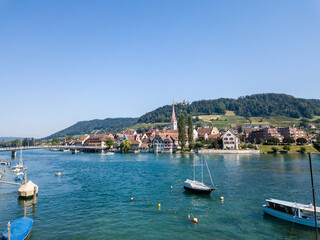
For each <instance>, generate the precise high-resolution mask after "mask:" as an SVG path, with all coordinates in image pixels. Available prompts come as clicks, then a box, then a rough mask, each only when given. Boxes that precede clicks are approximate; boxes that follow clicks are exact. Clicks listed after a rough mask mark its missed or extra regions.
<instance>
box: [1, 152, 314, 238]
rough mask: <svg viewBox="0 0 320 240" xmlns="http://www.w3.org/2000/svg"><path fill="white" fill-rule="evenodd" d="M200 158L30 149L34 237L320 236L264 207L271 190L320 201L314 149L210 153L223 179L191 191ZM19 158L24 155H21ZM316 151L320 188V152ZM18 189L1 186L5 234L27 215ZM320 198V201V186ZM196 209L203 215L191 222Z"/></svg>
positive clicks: (26, 156)
mask: <svg viewBox="0 0 320 240" xmlns="http://www.w3.org/2000/svg"><path fill="white" fill-rule="evenodd" d="M10 157H11V152H2V153H0V159H1V160H10ZM194 158H195V160H196V163H197V164H198V163H199V155H194V154H191V155H189V154H185V155H183V154H172V155H170V154H159V155H153V154H115V155H112V156H110V155H102V154H76V155H72V154H71V153H70V152H49V151H44V150H29V151H24V152H23V160H24V162H25V163H26V165H27V167H28V179H30V180H32V181H33V182H34V183H36V184H37V185H38V186H39V198H38V203H37V205H36V208H35V209H33V207H32V204H31V203H27V204H28V206H27V215H28V216H29V217H33V218H34V221H35V223H34V227H33V232H32V235H31V239H313V238H314V231H313V229H312V228H308V227H302V226H298V225H292V223H288V222H285V221H282V220H278V219H275V218H272V217H269V216H265V215H263V212H262V210H261V206H262V204H264V200H265V199H266V198H269V197H273V198H279V199H283V200H288V201H292V200H293V198H292V194H293V195H294V197H295V199H296V201H298V202H301V203H310V202H312V193H311V184H310V175H309V165H308V159H307V156H302V155H280V154H279V155H272V154H271V155H269V154H267V155H207V158H208V165H209V168H210V170H211V174H212V175H213V180H214V182H215V184H217V190H215V191H214V192H213V193H212V194H211V196H198V195H192V194H188V193H187V192H185V191H184V189H183V182H184V180H186V179H187V178H192V171H193V170H192V163H193V159H194ZM19 159H20V156H19V153H18V155H17V160H15V161H18V160H19ZM313 159H314V162H313V167H314V175H315V183H316V187H318V188H319V189H320V184H319V183H320V161H319V160H320V156H313ZM12 162H14V161H12ZM0 169H1V171H2V170H3V165H1V166H0ZM58 171H63V172H64V173H63V175H62V176H61V177H57V176H55V173H56V172H58ZM204 173H205V182H206V183H210V179H209V177H208V175H207V174H206V171H204ZM197 174H198V175H199V176H200V168H199V167H198V168H197ZM6 178H7V180H12V179H13V177H12V175H10V176H9V175H7V176H6ZM170 186H172V187H173V188H171V187H170ZM290 189H291V191H292V194H291V191H290ZM220 196H223V197H224V199H225V200H224V202H221V200H220ZM17 197H18V196H17V187H16V186H11V185H4V184H1V185H0V229H1V232H2V230H3V229H4V228H5V226H6V224H7V222H8V221H10V220H13V219H16V218H19V217H21V216H23V203H22V202H20V201H18V199H17ZM131 197H135V201H131V200H130V198H131ZM316 198H317V199H318V200H319V204H320V197H319V195H318V194H317V195H316ZM158 203H160V204H161V210H159V209H158ZM188 215H190V216H194V217H197V218H198V219H199V220H200V223H199V224H194V223H191V222H189V221H188Z"/></svg>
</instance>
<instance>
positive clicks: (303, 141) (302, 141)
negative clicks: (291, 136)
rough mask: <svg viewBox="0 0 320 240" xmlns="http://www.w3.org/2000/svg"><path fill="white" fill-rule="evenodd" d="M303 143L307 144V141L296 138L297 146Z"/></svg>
mask: <svg viewBox="0 0 320 240" xmlns="http://www.w3.org/2000/svg"><path fill="white" fill-rule="evenodd" d="M305 143H307V139H305V138H297V144H299V145H303V144H305Z"/></svg>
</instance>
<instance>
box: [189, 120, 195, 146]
mask: <svg viewBox="0 0 320 240" xmlns="http://www.w3.org/2000/svg"><path fill="white" fill-rule="evenodd" d="M188 141H189V148H190V149H192V148H193V146H194V144H193V143H194V140H193V122H192V116H191V115H190V114H189V115H188Z"/></svg>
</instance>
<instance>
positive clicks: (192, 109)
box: [46, 93, 320, 139]
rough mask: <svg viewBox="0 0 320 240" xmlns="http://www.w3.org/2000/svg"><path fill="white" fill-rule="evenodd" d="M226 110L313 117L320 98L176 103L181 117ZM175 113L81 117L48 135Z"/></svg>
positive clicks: (272, 96) (110, 128)
mask: <svg viewBox="0 0 320 240" xmlns="http://www.w3.org/2000/svg"><path fill="white" fill-rule="evenodd" d="M226 111H233V112H234V113H235V114H236V115H237V116H241V117H243V118H250V117H270V116H284V117H290V118H293V119H299V118H301V117H303V118H312V117H313V116H314V115H320V100H318V99H302V98H295V97H293V96H290V95H286V94H276V93H265V94H254V95H250V96H245V97H239V98H238V99H232V98H219V99H214V100H199V101H195V102H192V103H191V104H182V103H178V104H175V112H176V115H177V117H178V116H179V115H180V113H184V114H191V115H193V116H201V115H214V114H217V115H223V114H225V113H226ZM171 113H172V105H166V106H163V107H159V108H157V109H155V110H153V111H151V112H148V113H146V114H144V115H142V116H141V117H140V118H106V119H104V120H98V119H95V120H91V121H81V122H78V123H76V124H74V125H72V126H70V127H68V128H66V129H64V130H61V131H59V132H57V133H54V134H52V135H50V136H48V137H46V139H49V138H53V137H65V136H68V135H82V134H86V133H87V134H93V133H95V132H117V131H121V130H123V129H125V128H129V127H132V126H134V125H136V124H137V123H138V125H139V124H140V125H141V124H146V126H144V127H148V126H152V124H156V123H166V122H169V121H170V117H171ZM150 124H151V125H150Z"/></svg>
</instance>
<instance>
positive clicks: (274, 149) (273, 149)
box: [271, 147, 279, 153]
mask: <svg viewBox="0 0 320 240" xmlns="http://www.w3.org/2000/svg"><path fill="white" fill-rule="evenodd" d="M271 149H272V151H273V152H274V153H277V152H278V151H279V148H277V147H272V148H271Z"/></svg>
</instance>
